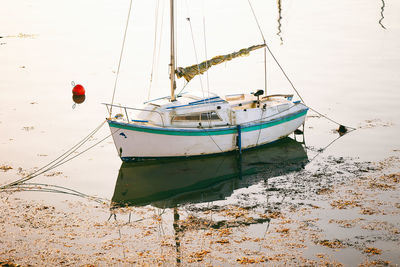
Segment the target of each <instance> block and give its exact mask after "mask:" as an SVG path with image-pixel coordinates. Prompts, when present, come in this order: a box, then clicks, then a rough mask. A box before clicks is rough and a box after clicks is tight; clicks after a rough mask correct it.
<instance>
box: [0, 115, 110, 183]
mask: <svg viewBox="0 0 400 267" xmlns="http://www.w3.org/2000/svg"><path fill="white" fill-rule="evenodd" d="M105 122H106V121H103V122H102V123H101V124H100V125H99V126H97V127H96V129H94V130H93V131H92V132H91V133H90V134H89V135H87V136H86V137H85V138H83V139H82V140H81V141H79V142H78V143H77V144H75V145H74V146H73V147H71V148H70V149H68V150H67V151H66V152H64V153H63V154H61V155H60V156H59V157H57V158H56V159H54V160H52V161H51V162H50V163H48V164H46V165H45V166H43V167H41V168H40V169H38V170H36V171H34V172H33V173H31V174H29V175H27V176H25V177H23V178H21V179H18V180H16V181H14V182H12V183H9V184H7V185H3V186H1V187H0V189H5V188H7V187H9V186H14V185H17V184H19V183H21V182H24V181H25V179H27V178H29V179H31V178H30V177H32V176H33V177H36V176H37V175H36V174H37V173H39V172H40V171H42V170H43V169H45V168H47V167H49V166H51V165H52V164H57V163H56V162H57V161H58V162H60V161H62V160H64V159H65V158H66V157H68V156H69V155H71V154H72V153H74V152H75V151H76V150H77V149H78V148H79V147H81V146H82V145H83V144H84V143H86V142H87V141H88V140H89V139H90V138H91V137H92V136H93V135H94V134H95V133H96V132H97V131H99V130H100V129H101V127H102V126H103V125H104V123H105ZM46 171H47V169H46V170H45V171H43V172H41V173H40V174H42V173H44V172H46ZM40 174H38V175H40ZM33 177H32V178H33Z"/></svg>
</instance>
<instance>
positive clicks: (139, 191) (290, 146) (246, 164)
mask: <svg viewBox="0 0 400 267" xmlns="http://www.w3.org/2000/svg"><path fill="white" fill-rule="evenodd" d="M307 160H308V158H307V153H306V151H305V149H304V147H303V144H302V143H300V142H297V141H295V140H293V139H291V138H285V139H282V140H280V141H279V142H276V143H274V144H271V145H268V146H265V147H262V148H258V149H254V150H249V151H245V152H244V153H243V154H242V156H241V157H239V156H238V154H237V153H232V154H227V155H219V156H213V157H205V158H194V159H179V160H159V161H147V162H135V163H122V165H121V167H120V170H119V174H118V178H117V182H116V185H115V190H114V195H113V197H112V208H116V207H125V206H145V205H152V206H155V207H159V208H173V207H177V206H179V205H183V204H189V203H203V202H211V201H215V200H222V199H225V198H226V197H228V196H230V195H231V194H232V193H233V191H234V190H236V189H239V188H244V187H248V186H250V185H253V184H256V183H257V182H259V181H261V180H266V179H268V178H270V177H275V176H279V175H283V174H286V173H289V172H293V171H298V170H301V169H302V168H304V166H305V163H306V162H307Z"/></svg>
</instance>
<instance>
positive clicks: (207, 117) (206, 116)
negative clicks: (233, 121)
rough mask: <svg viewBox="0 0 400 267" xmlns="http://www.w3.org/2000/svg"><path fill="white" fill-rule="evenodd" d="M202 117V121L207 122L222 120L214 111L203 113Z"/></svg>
mask: <svg viewBox="0 0 400 267" xmlns="http://www.w3.org/2000/svg"><path fill="white" fill-rule="evenodd" d="M200 117H201V120H202V121H206V120H212V121H220V120H221V118H220V117H219V116H218V114H217V113H216V112H214V111H212V112H206V113H201V115H200Z"/></svg>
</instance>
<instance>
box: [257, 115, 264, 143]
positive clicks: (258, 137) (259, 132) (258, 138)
mask: <svg viewBox="0 0 400 267" xmlns="http://www.w3.org/2000/svg"><path fill="white" fill-rule="evenodd" d="M263 116H264V109H262V111H261V118H260V120H262V117H263ZM261 126H262V125H261V124H260V130H259V131H258V136H257V142H256V146H258V141H259V140H260V134H261Z"/></svg>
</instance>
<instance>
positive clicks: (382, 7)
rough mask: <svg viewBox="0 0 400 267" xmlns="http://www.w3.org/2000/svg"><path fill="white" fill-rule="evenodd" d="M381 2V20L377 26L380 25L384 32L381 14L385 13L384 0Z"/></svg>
mask: <svg viewBox="0 0 400 267" xmlns="http://www.w3.org/2000/svg"><path fill="white" fill-rule="evenodd" d="M381 1H382V6H381V19H380V20H379V25H381V27H382V28H384V29H385V30H386V27H385V26H384V25H383V24H382V21H383V19H384V18H385V17H384V16H383V12H384V11H385V0H381Z"/></svg>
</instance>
